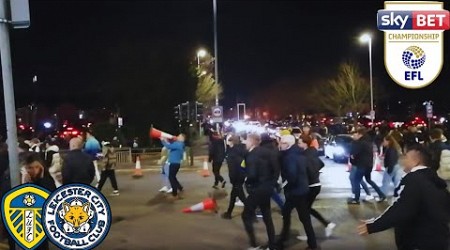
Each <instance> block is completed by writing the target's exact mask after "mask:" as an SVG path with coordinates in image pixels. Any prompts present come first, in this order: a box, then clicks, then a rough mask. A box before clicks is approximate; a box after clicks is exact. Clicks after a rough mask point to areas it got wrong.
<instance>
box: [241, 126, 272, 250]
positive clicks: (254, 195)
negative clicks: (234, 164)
mask: <svg viewBox="0 0 450 250" xmlns="http://www.w3.org/2000/svg"><path fill="white" fill-rule="evenodd" d="M260 143H261V136H260V135H259V134H254V133H251V134H248V135H247V139H246V140H245V145H246V148H247V151H248V153H247V155H246V157H245V164H243V165H245V167H244V169H245V173H246V176H247V179H246V181H245V187H246V189H247V192H248V196H247V200H246V202H245V206H244V211H243V212H242V221H243V223H244V227H245V231H246V232H247V235H248V237H249V240H250V247H251V248H250V249H259V248H258V246H257V243H256V238H255V232H254V228H253V223H254V221H255V211H256V208H258V207H259V208H260V209H261V212H262V215H263V221H264V224H265V225H266V230H267V237H268V240H269V245H268V248H269V249H275V247H276V245H275V228H274V225H273V221H272V212H271V210H270V197H271V196H272V193H273V183H274V175H275V170H274V167H273V165H274V164H275V163H273V162H271V158H270V152H269V151H268V149H266V148H263V147H261V146H260Z"/></svg>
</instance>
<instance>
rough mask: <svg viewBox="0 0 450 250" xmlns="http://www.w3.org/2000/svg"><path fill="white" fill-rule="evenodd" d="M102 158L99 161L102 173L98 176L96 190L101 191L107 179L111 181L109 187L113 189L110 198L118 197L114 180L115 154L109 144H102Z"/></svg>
mask: <svg viewBox="0 0 450 250" xmlns="http://www.w3.org/2000/svg"><path fill="white" fill-rule="evenodd" d="M102 145H103V149H102V156H103V157H102V158H101V160H100V167H101V168H102V172H101V174H100V181H99V182H98V190H99V191H101V190H102V187H103V185H104V184H105V182H106V180H107V179H108V178H109V179H110V180H111V186H112V188H113V189H114V190H113V192H112V194H111V195H112V196H119V194H120V193H119V188H118V186H117V180H116V171H115V170H114V169H115V167H116V152H115V150H114V148H113V147H112V146H111V143H110V142H103V143H102Z"/></svg>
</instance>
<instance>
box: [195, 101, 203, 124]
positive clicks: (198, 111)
mask: <svg viewBox="0 0 450 250" xmlns="http://www.w3.org/2000/svg"><path fill="white" fill-rule="evenodd" d="M195 119H196V120H197V121H202V120H203V103H201V102H195Z"/></svg>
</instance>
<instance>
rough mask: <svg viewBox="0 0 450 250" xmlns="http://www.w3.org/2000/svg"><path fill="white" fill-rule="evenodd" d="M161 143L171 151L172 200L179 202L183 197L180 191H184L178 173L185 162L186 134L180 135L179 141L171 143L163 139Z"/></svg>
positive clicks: (170, 178)
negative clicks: (183, 161)
mask: <svg viewBox="0 0 450 250" xmlns="http://www.w3.org/2000/svg"><path fill="white" fill-rule="evenodd" d="M161 143H162V144H163V146H164V147H166V148H167V149H168V150H169V159H168V161H169V181H170V185H171V186H172V197H171V198H170V199H171V200H178V199H180V198H181V197H180V196H179V195H178V191H180V192H182V191H183V186H181V184H180V182H179V181H178V179H177V174H178V171H179V170H180V166H181V161H182V160H183V153H184V134H180V135H178V137H177V140H176V141H174V142H172V143H170V142H168V141H167V139H165V138H164V139H161Z"/></svg>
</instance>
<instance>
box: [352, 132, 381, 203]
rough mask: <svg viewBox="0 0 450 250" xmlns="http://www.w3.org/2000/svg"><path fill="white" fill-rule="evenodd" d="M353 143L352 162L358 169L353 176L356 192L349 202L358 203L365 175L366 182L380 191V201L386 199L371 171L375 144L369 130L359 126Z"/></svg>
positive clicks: (354, 190)
mask: <svg viewBox="0 0 450 250" xmlns="http://www.w3.org/2000/svg"><path fill="white" fill-rule="evenodd" d="M353 139H354V141H353V143H352V147H351V153H350V162H351V163H352V165H353V166H356V168H357V170H356V173H355V175H354V176H353V178H352V180H351V182H352V189H353V193H354V194H355V197H354V198H351V199H349V200H348V202H347V203H348V204H358V205H359V202H360V201H359V198H360V194H361V189H360V186H361V181H362V178H363V177H364V178H365V179H366V182H367V183H369V184H370V185H371V186H372V187H373V189H375V191H376V192H377V193H378V196H379V197H378V199H377V201H378V202H382V201H384V200H386V195H385V194H384V193H383V192H382V191H381V189H380V187H378V186H377V184H376V183H375V182H374V181H372V178H371V173H372V167H373V144H372V142H371V140H370V137H369V136H368V135H367V130H366V129H365V128H359V129H358V130H356V133H354V134H353Z"/></svg>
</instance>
